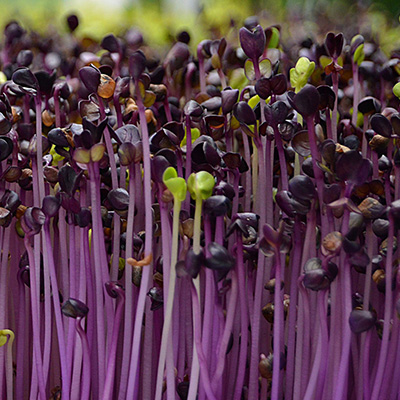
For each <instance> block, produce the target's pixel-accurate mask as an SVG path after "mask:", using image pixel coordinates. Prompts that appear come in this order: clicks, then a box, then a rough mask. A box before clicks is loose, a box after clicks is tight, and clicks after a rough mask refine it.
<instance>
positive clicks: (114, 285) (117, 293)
mask: <svg viewBox="0 0 400 400" xmlns="http://www.w3.org/2000/svg"><path fill="white" fill-rule="evenodd" d="M104 286H105V288H106V291H107V294H108V295H109V296H110V297H112V298H113V299H116V298H117V297H122V296H124V288H123V287H122V286H121V285H120V284H119V283H118V282H113V281H109V282H106V283H105V284H104Z"/></svg>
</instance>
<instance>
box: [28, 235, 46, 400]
mask: <svg viewBox="0 0 400 400" xmlns="http://www.w3.org/2000/svg"><path fill="white" fill-rule="evenodd" d="M30 237H31V235H29V234H25V238H24V244H25V248H26V252H27V253H28V259H29V266H30V274H29V277H30V287H31V290H30V292H31V307H32V325H33V351H34V355H35V367H36V368H35V370H36V373H37V376H38V383H39V393H40V399H41V400H46V399H47V397H46V384H45V379H44V374H43V364H42V351H41V345H40V332H39V327H40V323H39V310H38V304H39V301H38V300H39V299H38V298H37V281H36V274H35V272H36V269H38V266H37V265H36V263H35V257H34V254H33V250H32V246H31V245H30V243H29V239H30Z"/></svg>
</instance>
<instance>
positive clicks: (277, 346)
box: [271, 247, 284, 400]
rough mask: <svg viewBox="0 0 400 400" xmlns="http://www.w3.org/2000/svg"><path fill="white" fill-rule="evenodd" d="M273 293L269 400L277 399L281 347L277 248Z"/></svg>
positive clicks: (279, 271)
mask: <svg viewBox="0 0 400 400" xmlns="http://www.w3.org/2000/svg"><path fill="white" fill-rule="evenodd" d="M274 252H275V293H274V358H273V366H272V389H271V400H277V399H278V398H279V389H280V384H279V376H280V369H281V367H280V360H281V345H282V338H281V337H282V335H283V332H282V331H281V329H282V322H283V318H284V316H283V298H282V290H281V280H282V264H281V254H280V250H279V247H276V248H275V251H274Z"/></svg>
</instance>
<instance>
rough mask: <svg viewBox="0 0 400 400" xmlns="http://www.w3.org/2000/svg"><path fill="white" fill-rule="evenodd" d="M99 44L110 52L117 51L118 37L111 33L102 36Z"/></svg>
mask: <svg viewBox="0 0 400 400" xmlns="http://www.w3.org/2000/svg"><path fill="white" fill-rule="evenodd" d="M100 45H101V47H102V48H103V49H106V50H108V51H109V52H110V53H118V51H119V43H118V39H117V38H116V37H115V36H114V35H113V34H112V33H111V34H110V35H107V36H104V38H103V40H102V41H101V44H100Z"/></svg>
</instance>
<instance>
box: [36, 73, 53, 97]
mask: <svg viewBox="0 0 400 400" xmlns="http://www.w3.org/2000/svg"><path fill="white" fill-rule="evenodd" d="M35 77H36V79H37V81H38V83H39V88H40V92H41V93H42V94H45V95H48V96H50V94H51V91H52V89H53V85H54V82H55V81H56V77H57V71H56V70H54V71H53V72H52V73H51V74H49V73H48V72H47V71H38V72H35Z"/></svg>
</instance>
